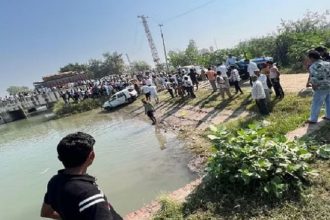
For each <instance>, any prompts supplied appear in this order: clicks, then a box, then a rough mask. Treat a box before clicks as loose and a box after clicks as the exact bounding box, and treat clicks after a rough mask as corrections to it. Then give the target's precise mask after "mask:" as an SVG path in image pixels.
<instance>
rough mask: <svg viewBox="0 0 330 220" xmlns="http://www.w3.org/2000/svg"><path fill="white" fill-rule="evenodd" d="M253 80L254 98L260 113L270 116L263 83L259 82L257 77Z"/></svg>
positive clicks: (252, 78) (253, 77)
mask: <svg viewBox="0 0 330 220" xmlns="http://www.w3.org/2000/svg"><path fill="white" fill-rule="evenodd" d="M251 80H252V82H253V86H252V98H253V99H254V100H256V104H257V106H258V109H259V112H260V114H262V115H268V114H269V112H268V108H267V102H266V94H265V90H264V87H263V86H262V82H261V81H259V80H258V77H257V76H252V77H251Z"/></svg>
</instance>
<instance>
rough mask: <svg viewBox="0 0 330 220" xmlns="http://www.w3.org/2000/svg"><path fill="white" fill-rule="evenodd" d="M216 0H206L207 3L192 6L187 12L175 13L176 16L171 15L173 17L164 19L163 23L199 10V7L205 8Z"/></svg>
mask: <svg viewBox="0 0 330 220" xmlns="http://www.w3.org/2000/svg"><path fill="white" fill-rule="evenodd" d="M214 1H215V0H210V1H208V2H205V3H204V4H202V5H199V6H197V7H195V8H192V9H190V10H188V11H185V12H183V13H181V14H178V15H175V16H173V17H171V18H168V19H166V20H164V21H163V22H162V23H163V24H164V23H168V22H170V21H173V20H175V19H177V18H180V17H183V16H185V15H187V14H190V13H191V12H194V11H197V10H198V9H201V8H204V7H205V6H207V5H209V4H211V3H213V2H214Z"/></svg>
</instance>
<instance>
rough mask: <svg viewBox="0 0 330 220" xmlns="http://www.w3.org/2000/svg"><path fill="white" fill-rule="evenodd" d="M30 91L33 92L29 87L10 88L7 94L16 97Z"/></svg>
mask: <svg viewBox="0 0 330 220" xmlns="http://www.w3.org/2000/svg"><path fill="white" fill-rule="evenodd" d="M29 91H31V90H30V89H29V87H27V86H10V87H8V89H7V92H8V93H9V95H16V94H18V93H21V92H23V93H24V92H29Z"/></svg>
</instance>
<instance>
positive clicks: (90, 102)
mask: <svg viewBox="0 0 330 220" xmlns="http://www.w3.org/2000/svg"><path fill="white" fill-rule="evenodd" d="M103 101H104V100H103V99H86V100H83V101H80V102H78V103H74V102H71V103H64V102H63V101H59V102H57V103H56V104H55V105H54V107H53V112H54V113H55V114H56V116H57V117H63V116H68V115H72V114H77V113H81V112H86V111H90V110H92V109H96V108H100V107H101V106H102V104H103Z"/></svg>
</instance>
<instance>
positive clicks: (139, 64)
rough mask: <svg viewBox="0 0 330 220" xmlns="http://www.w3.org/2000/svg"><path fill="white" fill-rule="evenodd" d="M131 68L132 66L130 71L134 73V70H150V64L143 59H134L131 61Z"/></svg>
mask: <svg viewBox="0 0 330 220" xmlns="http://www.w3.org/2000/svg"><path fill="white" fill-rule="evenodd" d="M131 68H132V69H131V71H132V72H133V73H136V72H144V71H146V70H150V69H151V66H150V65H149V64H148V63H147V62H145V61H135V62H133V63H132V66H131Z"/></svg>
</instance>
